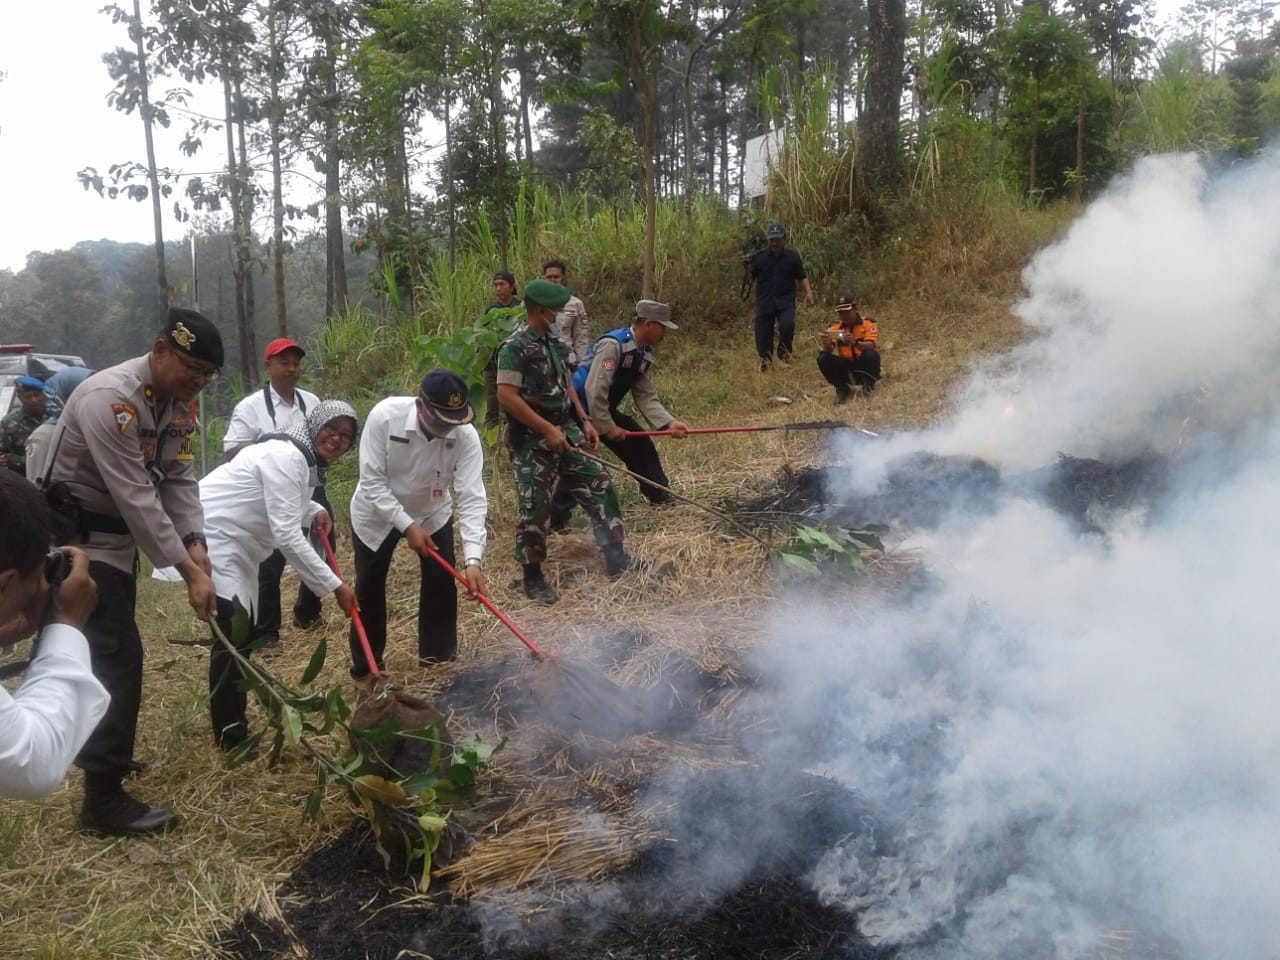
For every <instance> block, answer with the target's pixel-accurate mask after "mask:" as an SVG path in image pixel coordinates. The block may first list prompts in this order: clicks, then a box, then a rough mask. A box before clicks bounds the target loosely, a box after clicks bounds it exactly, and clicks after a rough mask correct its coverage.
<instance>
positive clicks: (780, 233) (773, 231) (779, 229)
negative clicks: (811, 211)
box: [764, 223, 787, 240]
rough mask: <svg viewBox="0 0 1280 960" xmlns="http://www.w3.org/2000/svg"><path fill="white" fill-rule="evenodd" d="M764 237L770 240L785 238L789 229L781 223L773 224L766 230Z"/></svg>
mask: <svg viewBox="0 0 1280 960" xmlns="http://www.w3.org/2000/svg"><path fill="white" fill-rule="evenodd" d="M764 235H765V237H767V238H768V239H770V240H775V239H777V238H778V237H785V236H786V235H787V228H786V226H784V225H783V224H781V223H771V224H769V227H768V229H766V230H765V232H764Z"/></svg>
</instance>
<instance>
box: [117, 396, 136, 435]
mask: <svg viewBox="0 0 1280 960" xmlns="http://www.w3.org/2000/svg"><path fill="white" fill-rule="evenodd" d="M111 413H112V414H113V415H114V416H115V418H116V429H117V430H119V431H120V432H121V433H124V432H125V431H126V430H128V429H129V424H131V423H133V419H134V417H136V416H137V415H138V411H137V410H135V409H133V407H131V406H129V404H127V403H113V404H112V405H111Z"/></svg>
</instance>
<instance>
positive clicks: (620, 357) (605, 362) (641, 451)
mask: <svg viewBox="0 0 1280 960" xmlns="http://www.w3.org/2000/svg"><path fill="white" fill-rule="evenodd" d="M677 329H679V328H678V327H677V326H676V324H675V323H674V322H673V321H672V319H671V308H670V307H668V306H667V305H666V304H665V303H660V302H659V301H657V300H641V301H639V302H638V303H637V304H636V315H635V319H634V320H633V321H632V323H631V326H629V327H619V328H618V329H617V330H610V331H609V332H608V333H606V334H604V335H602V336H600V337H599V338H597V339H596V341H595V343H593V344H592V345H591V349H590V350H588V351H587V355H586V357H585V358H584V359H583V361H582V365H581V366H579V367H578V369H577V371H576V372H575V373H574V375H573V388H574V389H575V390H576V391H577V392H578V398H579V399H580V400H581V401H582V405H583V407H585V408H586V411H587V415H588V416H589V417H591V422H592V423H594V424H595V428H596V430H597V431H598V432H599V434H600V437H601V439H602V440H603V441H604V444H605V446H606V447H608V448H609V449H610V450H612V451H613V452H614V453H615V454H617V455H618V458H619V459H620V460H622V462H623V463H624V464H626V466H627V469H628V470H630V471H631V472H632V473H636V474H639V475H640V476H642V477H645V478H646V479H648V480H652V481H653V482H654V483H657V484H661V486H662V487H667V486H670V482H669V481H668V480H667V475H666V473H665V472H664V471H663V469H662V459H661V458H660V457H659V456H658V448H657V447H655V446H654V444H653V441H652V440H650V439H649V438H648V437H628V436H626V433H627V432H628V431H636V430H641V429H642V427H641V426H640V424H639V423H638V422H637V421H636V420H635V419H633V418H632V417H629V416H627V415H626V414H625V413H623V412H622V411H621V410H620V409H619V406H620V405H621V403H622V401H623V399H624V398H625V397H626V396H627V395H628V394H630V395H631V396H632V397H633V398H634V400H635V405H636V409H637V410H639V412H640V415H641V416H643V417H644V418H645V420H647V421H648V422H649V426H650V428H652V429H654V430H670V431H671V432H672V434H673V435H674V436H677V437H687V436H688V435H689V426H688V424H686V423H684V421H682V420H677V419H676V418H675V417H674V416H673V415H672V414H671V412H670V411H669V410H667V408H666V407H664V406H663V405H662V403H661V402H660V401H659V400H658V390H657V388H656V387H655V386H654V385H653V376H652V370H653V348H654V347H656V346H657V345H658V344H660V343H661V342H662V338H663V337H664V336H666V333H667V331H668V330H677ZM640 492H641V493H643V494H644V496H645V499H647V500H648V501H649V502H650V503H653V504H661V503H669V502H670V501H671V500H673V499H674V498H673V497H672V496H671V494H670V493H668V492H667V491H666V490H663V489H661V487H656V486H653V485H652V484H648V483H644V482H641V484H640ZM561 505H562V503H561V501H560V498H559V497H557V503H556V504H555V505H553V512H552V517H551V523H552V526H553V527H554V526H556V521H557V519H561V517H563V518H564V519H567V516H568V513H567V510H566V511H564V512H563V514H561V515H557V513H556V512H555V510H556V508H557V507H560V506H561ZM564 506H571V504H565V505H564Z"/></svg>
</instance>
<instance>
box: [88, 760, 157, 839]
mask: <svg viewBox="0 0 1280 960" xmlns="http://www.w3.org/2000/svg"><path fill="white" fill-rule="evenodd" d="M120 779H121V778H120V777H119V776H117V775H115V774H114V773H94V772H90V771H85V775H84V804H83V805H82V806H81V808H80V825H81V826H82V827H84V829H86V830H92V831H93V832H95V833H104V834H107V835H108V836H113V837H134V836H140V835H142V834H147V833H162V832H163V831H165V830H168V829H169V828H170V827H172V826H173V825H174V824H176V823H177V822H178V815H177V814H176V813H174V812H173V811H172V810H170V809H168V808H167V807H153V806H150V805H148V804H145V803H143V802H142V801H141V800H139V799H137V798H136V797H133V796H131V795H130V794H129V792H128V791H127V790H125V788H124V787H123V786H122V785H121V783H120Z"/></svg>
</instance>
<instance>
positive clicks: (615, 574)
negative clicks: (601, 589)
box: [603, 543, 648, 580]
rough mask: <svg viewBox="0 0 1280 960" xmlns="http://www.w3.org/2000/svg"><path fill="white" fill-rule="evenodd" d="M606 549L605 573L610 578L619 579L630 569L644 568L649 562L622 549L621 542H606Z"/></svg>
mask: <svg viewBox="0 0 1280 960" xmlns="http://www.w3.org/2000/svg"><path fill="white" fill-rule="evenodd" d="M603 550H604V575H605V576H606V577H608V578H609V579H610V580H617V579H618V578H619V577H620V576H622V575H623V574H624V573H626V572H627V571H628V570H644V569H645V568H646V567H647V566H648V564H647V563H646V562H645V561H644V560H642V559H641V558H639V557H633V556H631V554H629V553H627V551H626V550H624V549H622V544H620V543H606V544H605V545H604V547H603Z"/></svg>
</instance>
